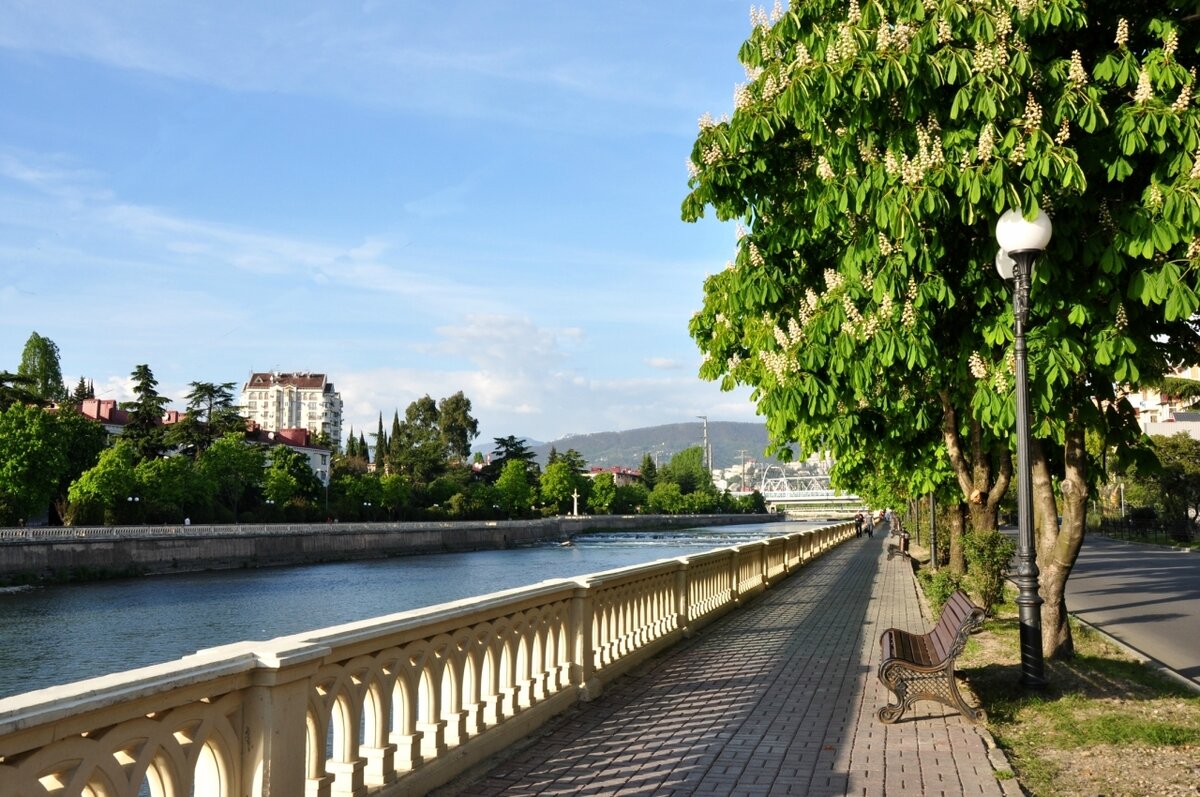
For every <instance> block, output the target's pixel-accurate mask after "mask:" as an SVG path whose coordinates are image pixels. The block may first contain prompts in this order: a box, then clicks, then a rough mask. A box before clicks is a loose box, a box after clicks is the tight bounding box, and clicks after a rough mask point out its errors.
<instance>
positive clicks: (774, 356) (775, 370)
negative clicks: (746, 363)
mask: <svg viewBox="0 0 1200 797" xmlns="http://www.w3.org/2000/svg"><path fill="white" fill-rule="evenodd" d="M758 359H759V361H760V362H761V363H762V364H763V367H764V368H766V369H767V370H768V371H770V372H771V373H772V374H773V375H774V376H775V378H776V379H778V380H780V381H782V380H783V379H784V378H785V377H786V376H787V375H788V374H789V373H791V372H793V371H795V370H796V363H795V362H794V361H793V360H792V358H790V357H788V356H787V355H786V354H784V353H783V352H781V351H760V352H759V353H758Z"/></svg>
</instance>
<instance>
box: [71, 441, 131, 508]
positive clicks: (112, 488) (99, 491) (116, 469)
mask: <svg viewBox="0 0 1200 797" xmlns="http://www.w3.org/2000/svg"><path fill="white" fill-rule="evenodd" d="M136 464H137V451H136V449H135V448H134V446H133V444H132V443H130V442H129V441H128V440H124V439H122V440H118V441H117V442H116V444H114V445H113V446H111V447H109V448H106V449H105V450H104V451H103V452H102V453H101V454H100V458H99V461H97V462H96V464H95V465H94V466H93V467H91V468H89V469H88V470H86V471H84V472H83V473H81V474H80V475H79V478H78V479H76V480H75V481H74V482H72V483H71V487H70V489H69V490H68V493H67V497H68V500H69V501H70V502H71V503H72V504H73V505H75V517H76V520H79V521H82V522H84V523H91V522H94V521H95V519H96V518H97V516H99V519H101V520H102V522H104V523H107V524H114V523H132V522H134V521H135V520H137V517H136V516H135V514H134V512H133V503H134V502H133V500H132V499H134V498H139V499H140V498H141V497H142V496H140V495H138V494H137V493H138V479H137V476H136V474H135V472H134V466H135V465H136ZM138 503H139V504H140V501H139V502H138ZM139 508H140V507H139Z"/></svg>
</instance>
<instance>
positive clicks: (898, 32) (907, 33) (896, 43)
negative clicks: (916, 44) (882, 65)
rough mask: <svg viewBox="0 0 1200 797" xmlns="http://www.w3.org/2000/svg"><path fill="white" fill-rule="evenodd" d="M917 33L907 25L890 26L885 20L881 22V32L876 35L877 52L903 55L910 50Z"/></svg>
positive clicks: (899, 23)
mask: <svg viewBox="0 0 1200 797" xmlns="http://www.w3.org/2000/svg"><path fill="white" fill-rule="evenodd" d="M916 32H917V31H916V29H915V28H913V27H912V26H911V25H908V24H907V23H904V22H897V23H896V24H895V25H890V24H888V21H887V20H886V19H884V20H882V21H881V22H880V24H879V31H878V32H877V33H876V35H875V50H876V52H881V53H883V52H887V51H888V50H891V51H893V52H898V53H902V52H904V51H905V50H907V49H908V45H909V43H910V42H912V38H913V36H914V35H916Z"/></svg>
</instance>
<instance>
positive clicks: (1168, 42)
mask: <svg viewBox="0 0 1200 797" xmlns="http://www.w3.org/2000/svg"><path fill="white" fill-rule="evenodd" d="M1178 48H1179V31H1177V30H1175V29H1174V28H1172V29H1171V30H1169V31H1167V35H1166V36H1165V37H1164V38H1163V55H1167V56H1171V55H1174V54H1175V50H1176V49H1178Z"/></svg>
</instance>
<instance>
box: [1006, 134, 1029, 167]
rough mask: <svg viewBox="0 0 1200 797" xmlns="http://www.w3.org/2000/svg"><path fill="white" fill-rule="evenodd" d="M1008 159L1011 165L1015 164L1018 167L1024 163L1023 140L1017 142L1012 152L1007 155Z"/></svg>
mask: <svg viewBox="0 0 1200 797" xmlns="http://www.w3.org/2000/svg"><path fill="white" fill-rule="evenodd" d="M1008 159H1009V160H1010V161H1012V162H1013V163H1015V164H1017V165H1018V166H1020V165H1021V164H1023V163H1025V141H1024V140H1021V141H1018V142H1017V145H1016V146H1015V147H1013V150H1012V152H1011V153H1009V156H1008Z"/></svg>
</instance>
